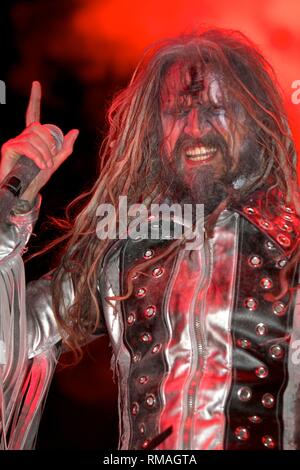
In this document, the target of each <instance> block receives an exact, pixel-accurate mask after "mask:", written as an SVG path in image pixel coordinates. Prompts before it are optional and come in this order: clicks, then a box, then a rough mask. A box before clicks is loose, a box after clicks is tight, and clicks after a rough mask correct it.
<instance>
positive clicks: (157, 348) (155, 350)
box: [151, 344, 161, 354]
mask: <svg viewBox="0 0 300 470" xmlns="http://www.w3.org/2000/svg"><path fill="white" fill-rule="evenodd" d="M160 350H161V344H156V345H155V346H153V348H152V351H151V352H152V353H153V354H156V353H158V352H159V351H160Z"/></svg>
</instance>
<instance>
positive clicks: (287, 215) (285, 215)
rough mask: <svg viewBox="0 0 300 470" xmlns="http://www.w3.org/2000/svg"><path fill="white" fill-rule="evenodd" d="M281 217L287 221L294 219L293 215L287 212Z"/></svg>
mask: <svg viewBox="0 0 300 470" xmlns="http://www.w3.org/2000/svg"><path fill="white" fill-rule="evenodd" d="M283 219H284V220H287V221H288V222H293V220H294V219H293V217H292V216H291V215H289V214H284V216H283Z"/></svg>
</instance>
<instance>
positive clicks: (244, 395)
mask: <svg viewBox="0 0 300 470" xmlns="http://www.w3.org/2000/svg"><path fill="white" fill-rule="evenodd" d="M237 396H238V398H239V400H240V401H249V400H251V397H252V392H251V389H250V388H249V387H241V388H239V389H238V391H237Z"/></svg>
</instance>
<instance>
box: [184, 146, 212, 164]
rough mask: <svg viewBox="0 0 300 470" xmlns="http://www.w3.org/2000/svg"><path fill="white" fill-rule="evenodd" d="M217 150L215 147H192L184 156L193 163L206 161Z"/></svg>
mask: <svg viewBox="0 0 300 470" xmlns="http://www.w3.org/2000/svg"><path fill="white" fill-rule="evenodd" d="M216 151H217V149H216V147H204V146H201V147H193V148H190V149H188V150H186V152H185V153H186V156H187V157H188V158H189V159H190V160H194V161H200V160H206V159H207V158H209V157H210V156H211V155H213V154H214V153H216Z"/></svg>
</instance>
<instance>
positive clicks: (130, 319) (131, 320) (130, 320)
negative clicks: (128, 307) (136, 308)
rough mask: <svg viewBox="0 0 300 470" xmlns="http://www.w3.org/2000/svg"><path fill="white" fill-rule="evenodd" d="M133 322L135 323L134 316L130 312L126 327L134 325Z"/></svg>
mask: <svg viewBox="0 0 300 470" xmlns="http://www.w3.org/2000/svg"><path fill="white" fill-rule="evenodd" d="M134 322H135V314H134V313H132V312H131V313H130V314H129V315H128V317H127V323H128V325H130V326H131V325H133V324H134Z"/></svg>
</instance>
